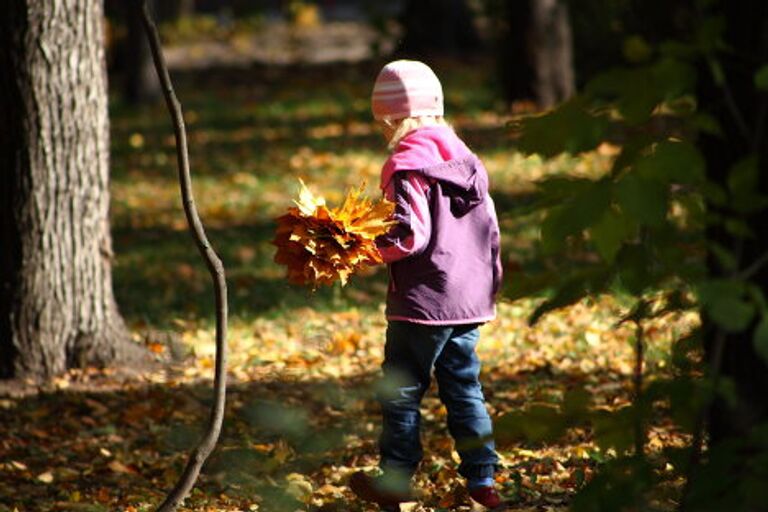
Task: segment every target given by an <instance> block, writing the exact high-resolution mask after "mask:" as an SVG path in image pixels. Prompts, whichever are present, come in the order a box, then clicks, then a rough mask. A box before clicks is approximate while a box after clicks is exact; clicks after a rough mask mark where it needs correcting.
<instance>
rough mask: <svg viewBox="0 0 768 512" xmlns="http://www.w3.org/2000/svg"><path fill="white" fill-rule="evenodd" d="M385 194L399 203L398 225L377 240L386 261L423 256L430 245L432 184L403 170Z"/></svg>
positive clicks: (397, 212) (397, 204)
mask: <svg viewBox="0 0 768 512" xmlns="http://www.w3.org/2000/svg"><path fill="white" fill-rule="evenodd" d="M384 194H385V196H386V198H387V199H389V200H390V201H392V202H393V203H395V213H394V218H395V220H396V221H397V224H396V225H395V226H394V227H393V228H392V229H391V230H390V231H389V232H388V233H387V234H386V235H383V236H380V237H379V238H378V239H376V245H377V247H378V249H379V253H380V254H381V257H382V259H383V260H384V262H385V263H392V262H395V261H397V260H401V259H403V258H407V257H408V256H413V255H415V254H418V253H420V252H421V251H423V250H424V248H426V247H427V244H429V238H430V234H431V232H432V219H431V218H430V213H429V197H428V194H429V182H428V180H427V178H425V177H424V176H422V175H421V174H419V173H416V172H410V171H408V172H405V171H401V172H398V173H397V174H395V175H394V176H393V177H392V179H391V180H390V182H389V184H388V185H387V188H386V190H385V191H384Z"/></svg>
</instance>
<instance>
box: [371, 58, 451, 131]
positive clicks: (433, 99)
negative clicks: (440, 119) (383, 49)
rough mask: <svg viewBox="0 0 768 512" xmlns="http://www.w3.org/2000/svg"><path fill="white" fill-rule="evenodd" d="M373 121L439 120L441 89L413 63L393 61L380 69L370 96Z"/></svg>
mask: <svg viewBox="0 0 768 512" xmlns="http://www.w3.org/2000/svg"><path fill="white" fill-rule="evenodd" d="M371 109H372V110H373V117H374V119H376V120H393V119H402V118H406V117H419V116H442V115H443V87H442V85H440V80H439V79H438V78H437V75H435V72H434V71H432V69H431V68H430V67H429V66H427V65H426V64H424V63H423V62H419V61H416V60H396V61H393V62H390V63H389V64H387V65H386V66H384V67H383V68H382V70H381V71H380V72H379V76H378V77H376V83H375V84H374V85H373V94H372V95H371Z"/></svg>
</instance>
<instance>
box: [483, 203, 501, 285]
mask: <svg viewBox="0 0 768 512" xmlns="http://www.w3.org/2000/svg"><path fill="white" fill-rule="evenodd" d="M486 203H487V204H488V210H489V214H490V216H491V221H492V226H491V261H492V262H493V294H494V295H496V294H497V293H498V291H499V289H500V288H501V282H502V279H503V277H504V270H503V266H502V264H501V235H500V233H499V221H498V218H497V216H496V207H495V206H494V203H493V199H491V196H490V195H488V196H486Z"/></svg>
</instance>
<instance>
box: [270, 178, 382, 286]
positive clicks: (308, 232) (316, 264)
mask: <svg viewBox="0 0 768 512" xmlns="http://www.w3.org/2000/svg"><path fill="white" fill-rule="evenodd" d="M299 182H300V183H301V189H300V191H299V198H298V199H297V200H295V201H294V203H295V204H296V206H295V207H291V208H288V212H287V213H286V214H284V215H281V216H280V217H278V218H277V219H276V221H277V229H276V231H275V238H274V240H272V243H273V244H274V245H275V246H277V252H276V253H275V262H276V263H278V264H280V265H285V266H286V268H287V278H288V281H289V282H291V283H293V284H301V285H306V284H308V285H311V286H312V287H313V288H317V286H318V285H321V284H326V285H330V284H332V283H334V282H335V281H337V280H338V281H341V284H342V286H344V285H346V284H347V281H348V279H349V276H350V275H352V274H354V273H355V272H357V271H358V270H359V269H360V268H362V267H364V266H369V265H376V264H379V263H382V260H381V255H380V254H379V251H378V249H377V248H376V237H378V236H380V235H383V234H384V233H386V232H387V231H388V230H389V228H390V227H391V226H392V225H393V224H394V223H395V221H393V220H392V213H393V212H394V204H393V203H391V202H389V201H386V200H385V199H381V200H379V201H372V200H370V199H369V198H367V197H365V196H364V195H363V192H364V189H365V185H361V186H360V187H359V188H358V189H352V190H350V191H349V192H348V193H347V196H346V198H345V199H344V201H343V203H342V205H341V206H340V207H338V208H329V207H328V206H327V205H326V202H325V199H324V198H323V197H322V196H316V195H315V194H313V193H312V192H311V191H310V190H309V188H307V186H306V185H305V184H304V182H303V181H301V180H299Z"/></svg>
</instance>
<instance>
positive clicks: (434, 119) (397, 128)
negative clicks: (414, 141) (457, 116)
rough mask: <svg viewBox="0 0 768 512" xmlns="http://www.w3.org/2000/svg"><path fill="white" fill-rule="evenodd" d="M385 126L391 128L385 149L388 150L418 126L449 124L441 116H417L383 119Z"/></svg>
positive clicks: (392, 148)
mask: <svg viewBox="0 0 768 512" xmlns="http://www.w3.org/2000/svg"><path fill="white" fill-rule="evenodd" d="M382 123H384V124H385V125H386V126H387V127H389V128H390V129H391V130H393V133H392V137H390V139H389V142H388V143H387V149H389V150H390V151H392V150H394V149H395V148H396V147H397V144H398V143H399V142H400V141H401V140H402V139H403V137H405V136H406V135H408V134H409V133H411V132H412V131H413V130H416V129H418V128H423V127H425V126H447V127H449V128H450V127H451V125H450V124H448V122H447V121H446V120H445V118H444V117H443V116H419V117H405V118H402V119H384V120H383V121H382Z"/></svg>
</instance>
